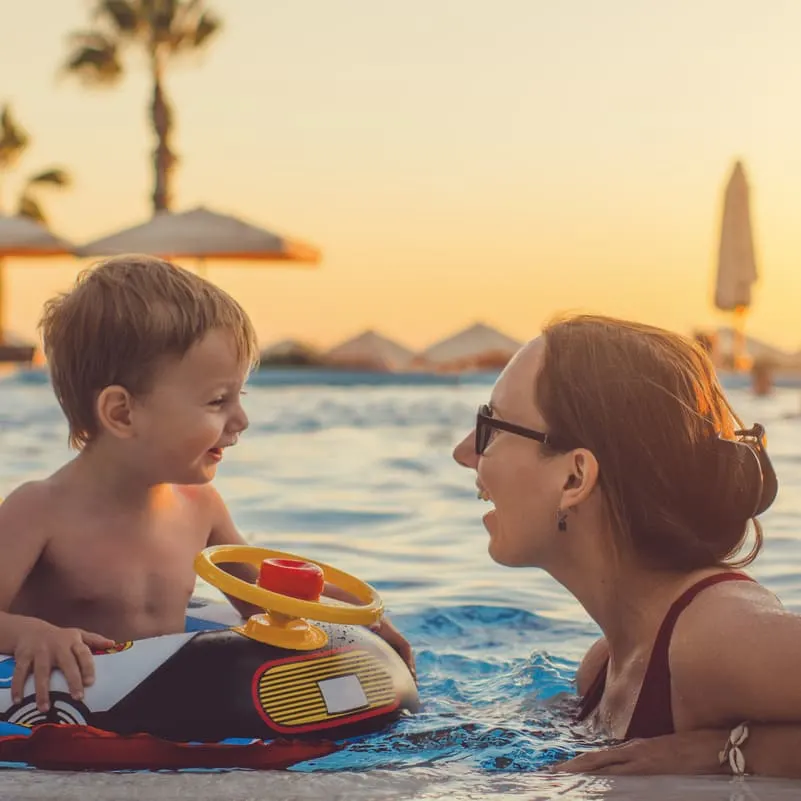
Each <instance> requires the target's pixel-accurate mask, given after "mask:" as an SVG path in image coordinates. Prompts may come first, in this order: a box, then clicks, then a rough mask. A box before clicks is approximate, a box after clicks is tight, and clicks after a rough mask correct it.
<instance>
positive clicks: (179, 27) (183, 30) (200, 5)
mask: <svg viewBox="0 0 801 801" xmlns="http://www.w3.org/2000/svg"><path fill="white" fill-rule="evenodd" d="M221 28H222V20H221V19H220V18H219V17H217V16H215V14H214V13H213V12H211V11H209V10H208V9H207V8H206V3H205V0H187V1H186V2H182V3H180V5H179V6H178V10H177V12H176V15H175V19H174V22H173V26H172V30H171V32H170V34H171V35H170V49H171V50H172V52H173V53H178V52H182V51H186V50H198V49H200V48H201V47H202V46H203V45H204V44H205V43H206V42H207V41H208V40H209V39H211V37H212V36H213V35H214V34H215V33H217V32H218V31H219V30H220V29H221Z"/></svg>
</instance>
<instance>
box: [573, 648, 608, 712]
mask: <svg viewBox="0 0 801 801" xmlns="http://www.w3.org/2000/svg"><path fill="white" fill-rule="evenodd" d="M608 659H609V645H608V644H607V642H606V638H605V637H601V638H600V639H599V640H596V641H595V642H594V643H593V644H592V645H591V646H590V648H589V650H588V651H587V653H586V654H584V657H583V658H582V660H581V662H580V663H579V666H578V670H577V671H576V691H577V692H578V694H579V696H581V697H584V696H585V695H586V694H587V691H588V690H589V689H590V686H591V685H592V683H593V682H594V681H595V678H596V676H597V675H598V674H599V673H600V672H601V670H603V668H604V666H605V665H606V663H607V661H608Z"/></svg>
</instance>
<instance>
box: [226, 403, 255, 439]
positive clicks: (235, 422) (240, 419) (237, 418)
mask: <svg viewBox="0 0 801 801" xmlns="http://www.w3.org/2000/svg"><path fill="white" fill-rule="evenodd" d="M249 425H250V420H248V416H247V413H246V412H245V410H244V409H243V408H242V406H241V404H240V405H238V407H237V409H236V411H235V412H234V415H233V417H231V420H230V422H229V426H228V427H229V428H231V429H232V430H234V431H235V432H236V433H237V434H241V433H242V432H243V431H245V430H246V429H247V427H248V426H249Z"/></svg>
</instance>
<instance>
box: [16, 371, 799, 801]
mask: <svg viewBox="0 0 801 801" xmlns="http://www.w3.org/2000/svg"><path fill="white" fill-rule="evenodd" d="M293 375H300V376H301V379H300V380H298V379H293ZM491 383H492V377H491V376H474V377H471V378H470V379H469V380H466V381H465V380H463V381H458V382H457V381H454V380H451V379H449V380H443V381H437V380H432V379H429V378H426V379H424V380H415V379H414V378H413V377H404V378H403V380H401V381H398V380H395V379H393V378H392V377H382V376H371V377H365V376H358V375H354V376H347V375H342V374H337V375H336V376H334V377H333V378H331V377H330V376H326V375H320V374H317V375H316V377H315V373H313V372H304V373H300V374H294V373H292V372H281V373H267V372H262V373H258V374H256V375H255V376H254V377H253V380H252V382H251V386H250V388H249V394H248V396H247V398H246V399H245V405H246V408H247V411H248V413H249V415H250V419H251V425H250V429H249V430H248V432H246V434H245V435H244V436H243V437H242V439H241V441H240V444H239V445H238V446H237V447H236V448H234V449H231V450H229V451H227V452H226V457H225V460H224V461H223V463H222V464H221V466H220V468H219V472H218V478H217V486H218V488H219V489H220V491H221V492H222V494H223V496H224V497H225V498H226V500H227V501H228V504H229V507H230V509H231V512H232V515H233V517H234V520H235V522H236V523H237V525H238V526H239V528H240V530H241V531H242V532H243V534H244V535H245V536H246V538H247V539H248V540H249V541H250V542H252V543H253V544H257V545H264V546H267V547H271V548H275V549H279V550H286V551H292V552H295V553H298V554H301V555H305V556H309V557H311V558H314V559H318V560H321V561H324V562H329V563H331V564H333V565H335V566H337V567H340V568H341V569H343V570H346V571H348V572H350V573H353V574H355V575H357V576H359V577H360V578H363V579H364V580H366V581H369V582H370V583H371V584H373V585H374V586H375V587H376V588H377V589H378V590H379V591H380V593H381V595H382V597H383V598H384V601H385V604H386V607H387V609H388V611H389V613H390V615H391V617H392V618H393V620H394V622H395V624H396V625H397V627H398V628H399V629H400V630H401V631H402V632H403V633H404V634H405V636H406V637H407V638H408V639H409V640H410V641H411V643H412V645H413V646H414V648H415V652H416V655H417V664H418V674H419V679H420V694H421V698H422V702H423V708H422V710H421V712H420V713H419V714H417V715H414V716H409V717H406V718H404V719H402V720H400V721H399V722H398V723H397V724H396V725H395V726H393V727H392V728H391V729H390V730H389V731H387V732H385V733H383V734H378V735H372V736H370V737H363V738H357V739H354V740H350V741H347V742H345V743H343V744H342V746H343V747H342V748H341V749H340V750H339V751H337V752H336V753H334V754H331V755H329V756H327V757H325V758H322V759H319V760H316V761H313V762H307V763H303V764H300V765H297V766H296V767H295V768H293V769H291V770H289V771H286V772H282V773H270V774H253V773H247V772H234V773H228V774H222V775H208V774H180V775H155V774H154V775H145V774H138V775H136V776H133V775H130V774H128V775H118V774H115V775H105V776H92V775H77V776H67V777H64V776H56V775H54V774H48V773H46V772H40V771H5V772H3V773H0V788H4V789H6V790H7V791H8V792H11V791H12V790H13V796H14V797H18V798H26V797H30V798H39V797H42V798H44V797H46V796H48V795H51V796H52V795H57V796H58V797H59V798H69V797H72V796H70V795H69V793H70V792H72V791H73V790H74V791H75V797H76V798H78V797H81V798H84V799H86V798H87V797H89V798H91V797H92V795H97V796H98V797H103V798H106V797H135V796H136V797H139V795H138V794H139V793H145V794H146V795H147V797H156V798H172V797H176V798H178V797H187V796H193V797H195V798H205V797H209V798H213V797H215V798H216V797H226V798H232V799H234V798H251V797H252V798H257V797H258V798H264V797H276V798H278V797H280V798H304V799H305V798H315V799H316V798H339V797H341V798H348V799H350V798H353V799H357V798H405V797H414V798H439V797H446V796H447V797H450V798H454V799H458V798H477V797H483V796H484V795H497V796H498V797H503V798H507V797H508V798H518V797H519V798H527V799H535V798H576V799H579V798H587V799H595V798H628V797H631V798H635V797H636V798H654V799H662V800H663V801H667V799H670V798H673V797H675V798H683V799H684V798H699V799H701V798H716V799H717V798H721V799H723V798H725V799H727V800H728V799H733V798H736V797H737V794H738V793H740V794H742V793H746V794H745V795H743V796H742V797H743V798H751V797H758V798H760V799H782V798H790V797H793V798H797V797H799V796H801V783H798V784H795V783H793V782H781V781H772V780H771V781H766V780H759V781H755V780H749V781H748V782H747V783H745V784H743V783H741V782H736V781H733V780H729V779H725V778H720V779H711V778H698V779H678V778H672V779H669V780H668V779H626V780H614V781H613V780H611V779H604V778H599V777H586V776H578V777H565V776H552V775H548V774H547V773H543V772H542V771H541V768H543V767H546V766H548V765H552V764H553V763H554V762H556V761H559V760H561V759H564V758H567V757H569V756H571V755H573V754H575V753H577V752H578V751H580V750H583V749H585V748H588V747H592V746H593V745H594V744H593V743H590V742H588V741H587V740H586V737H585V733H584V732H583V731H582V730H581V729H580V728H576V727H575V726H574V725H572V724H571V722H570V716H569V714H568V711H569V710H570V709H571V708H572V706H571V705H572V703H573V698H572V695H573V692H574V689H573V683H572V682H573V676H574V672H575V669H576V666H577V663H578V660H579V658H580V657H581V655H582V653H583V652H584V650H586V648H587V647H588V645H589V644H590V643H591V642H592V640H593V638H594V637H595V636H597V633H598V632H597V630H596V628H595V626H594V624H593V623H592V622H591V621H589V619H588V618H587V616H586V615H585V613H584V612H583V610H582V609H581V607H580V606H578V604H577V603H576V602H575V601H574V600H573V599H572V598H571V597H570V596H569V595H568V594H567V593H566V592H565V591H564V590H563V589H562V588H561V587H559V586H558V585H557V584H556V583H555V582H553V581H552V580H551V579H550V578H549V577H548V576H547V575H545V574H544V573H542V572H541V571H537V570H512V569H508V568H503V567H500V566H498V565H496V564H494V563H493V562H492V561H491V560H490V559H489V557H488V556H487V553H486V533H485V532H484V529H483V526H482V524H481V515H482V513H483V511H484V507H483V505H482V503H481V501H479V500H477V499H476V497H475V487H474V477H473V476H472V475H471V474H470V473H468V472H467V471H465V470H463V469H462V468H460V467H458V466H457V465H456V464H455V463H454V462H453V461H452V459H451V455H450V452H451V448H452V446H453V444H454V443H455V442H456V441H457V440H458V439H459V438H460V437H461V436H463V435H464V433H466V432H467V431H468V430H469V429H470V428H471V426H472V420H473V417H474V414H475V409H476V407H477V406H478V404H479V403H480V402H483V401H484V400H486V398H487V396H488V394H489V391H490V387H491ZM730 394H731V398H732V400H733V402H734V404H735V407H736V408H737V409H738V411H739V412H740V413H741V416H742V417H743V418H744V419H745V421H746V422H749V423H750V422H751V421H752V420H756V421H759V422H762V423H763V424H765V425H766V427H767V428H768V433H769V437H770V449H771V455H772V458H773V460H774V464H775V466H776V468H777V472H778V474H779V478H780V482H781V490H780V495H779V498H778V500H777V502H776V503H775V504H774V506H773V508H772V509H771V510H770V512H769V513H768V514H767V515H765V517H764V523H765V529H766V535H767V536H766V547H765V550H764V552H763V555H762V556H761V557H760V559H759V560H758V561H757V563H756V565H755V566H754V569H753V573H754V574H755V575H756V577H757V578H759V579H760V580H762V581H763V582H764V583H765V584H766V585H767V586H768V587H770V588H771V589H772V590H774V591H775V592H777V593H778V594H779V596H780V597H781V598H782V599H783V601H784V602H785V604H786V605H787V606H788V607H789V608H790V609H793V610H795V611H799V612H801V570H799V566H801V540H799V538H798V530H799V523H801V420H798V419H794V417H793V415H794V414H795V413H796V412H798V411H799V408H800V407H801V404H800V403H799V394H801V393H799V390H798V389H791V388H786V389H780V390H779V391H778V392H777V394H776V395H774V396H772V397H770V398H768V399H756V398H753V397H751V396H750V395H748V394H747V392H746V390H745V389H743V388H741V387H736V386H735V387H733V388H732V389H731V391H730ZM0 398H2V402H1V403H0V445H2V448H3V453H4V454H5V459H4V461H3V462H2V464H0V495H4V494H7V493H8V492H9V491H10V490H11V489H12V488H13V487H14V486H16V485H17V484H19V483H20V482H22V481H25V480H28V479H31V478H36V477H39V476H42V475H44V474H46V473H48V472H50V471H52V470H54V469H56V468H57V467H58V466H59V465H60V464H61V463H63V461H64V460H66V459H67V458H69V452H68V450H67V447H66V426H65V424H64V422H63V420H62V418H61V414H60V411H59V409H58V406H57V404H56V402H55V400H54V399H53V397H52V392H51V390H50V387H49V384H48V382H47V378H46V376H45V375H44V374H43V373H37V372H32V373H19V374H16V375H12V376H9V377H6V378H5V379H4V380H3V381H2V382H0ZM199 592H200V593H202V594H208V595H209V596H210V597H211V596H213V595H214V592H215V591H213V590H212V589H211V588H209V587H207V586H204V585H203V584H202V583H201V584H200V585H199ZM677 788H680V790H681V793H680V794H673V795H672V793H676V792H679V790H678V789H677ZM748 793H756V795H755V796H753V795H748Z"/></svg>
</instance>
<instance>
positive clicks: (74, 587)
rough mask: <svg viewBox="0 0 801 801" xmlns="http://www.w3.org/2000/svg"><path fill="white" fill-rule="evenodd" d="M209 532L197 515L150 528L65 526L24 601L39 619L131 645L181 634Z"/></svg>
mask: <svg viewBox="0 0 801 801" xmlns="http://www.w3.org/2000/svg"><path fill="white" fill-rule="evenodd" d="M207 538H208V531H204V530H203V527H202V525H199V521H198V520H194V519H191V516H188V517H187V518H183V519H181V518H180V517H176V516H170V519H165V520H162V521H158V522H153V523H149V524H147V525H144V526H141V525H139V526H121V525H119V524H116V525H115V524H114V521H107V523H105V524H103V523H101V522H100V521H94V522H92V523H91V524H90V525H85V524H84V525H82V526H80V527H78V526H70V524H69V521H64V524H63V528H61V529H60V531H59V534H58V536H56V537H53V538H52V539H51V543H50V545H49V547H48V549H47V551H46V553H45V554H44V559H42V560H41V562H40V564H39V565H38V566H37V568H36V570H35V571H34V572H33V573H32V574H31V576H30V578H29V582H28V586H27V587H26V588H25V589H26V591H25V592H24V595H28V596H29V597H30V599H32V600H33V601H34V603H35V604H36V606H37V607H38V609H37V612H38V613H39V614H38V616H41V617H45V618H46V619H49V620H50V621H51V622H53V623H55V624H57V625H62V626H78V627H80V628H87V629H92V630H95V631H98V633H100V634H104V635H106V636H110V637H115V638H120V637H124V638H125V639H136V638H138V637H145V636H150V635H153V634H161V633H165V632H166V631H171V630H180V627H181V626H182V624H183V617H184V611H185V609H186V603H187V601H188V599H189V597H190V596H191V593H192V590H193V588H194V586H195V571H194V567H193V563H194V558H195V556H196V554H197V553H198V552H199V551H200V550H201V549H202V548H203V547H204V546H205V543H206V541H207Z"/></svg>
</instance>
